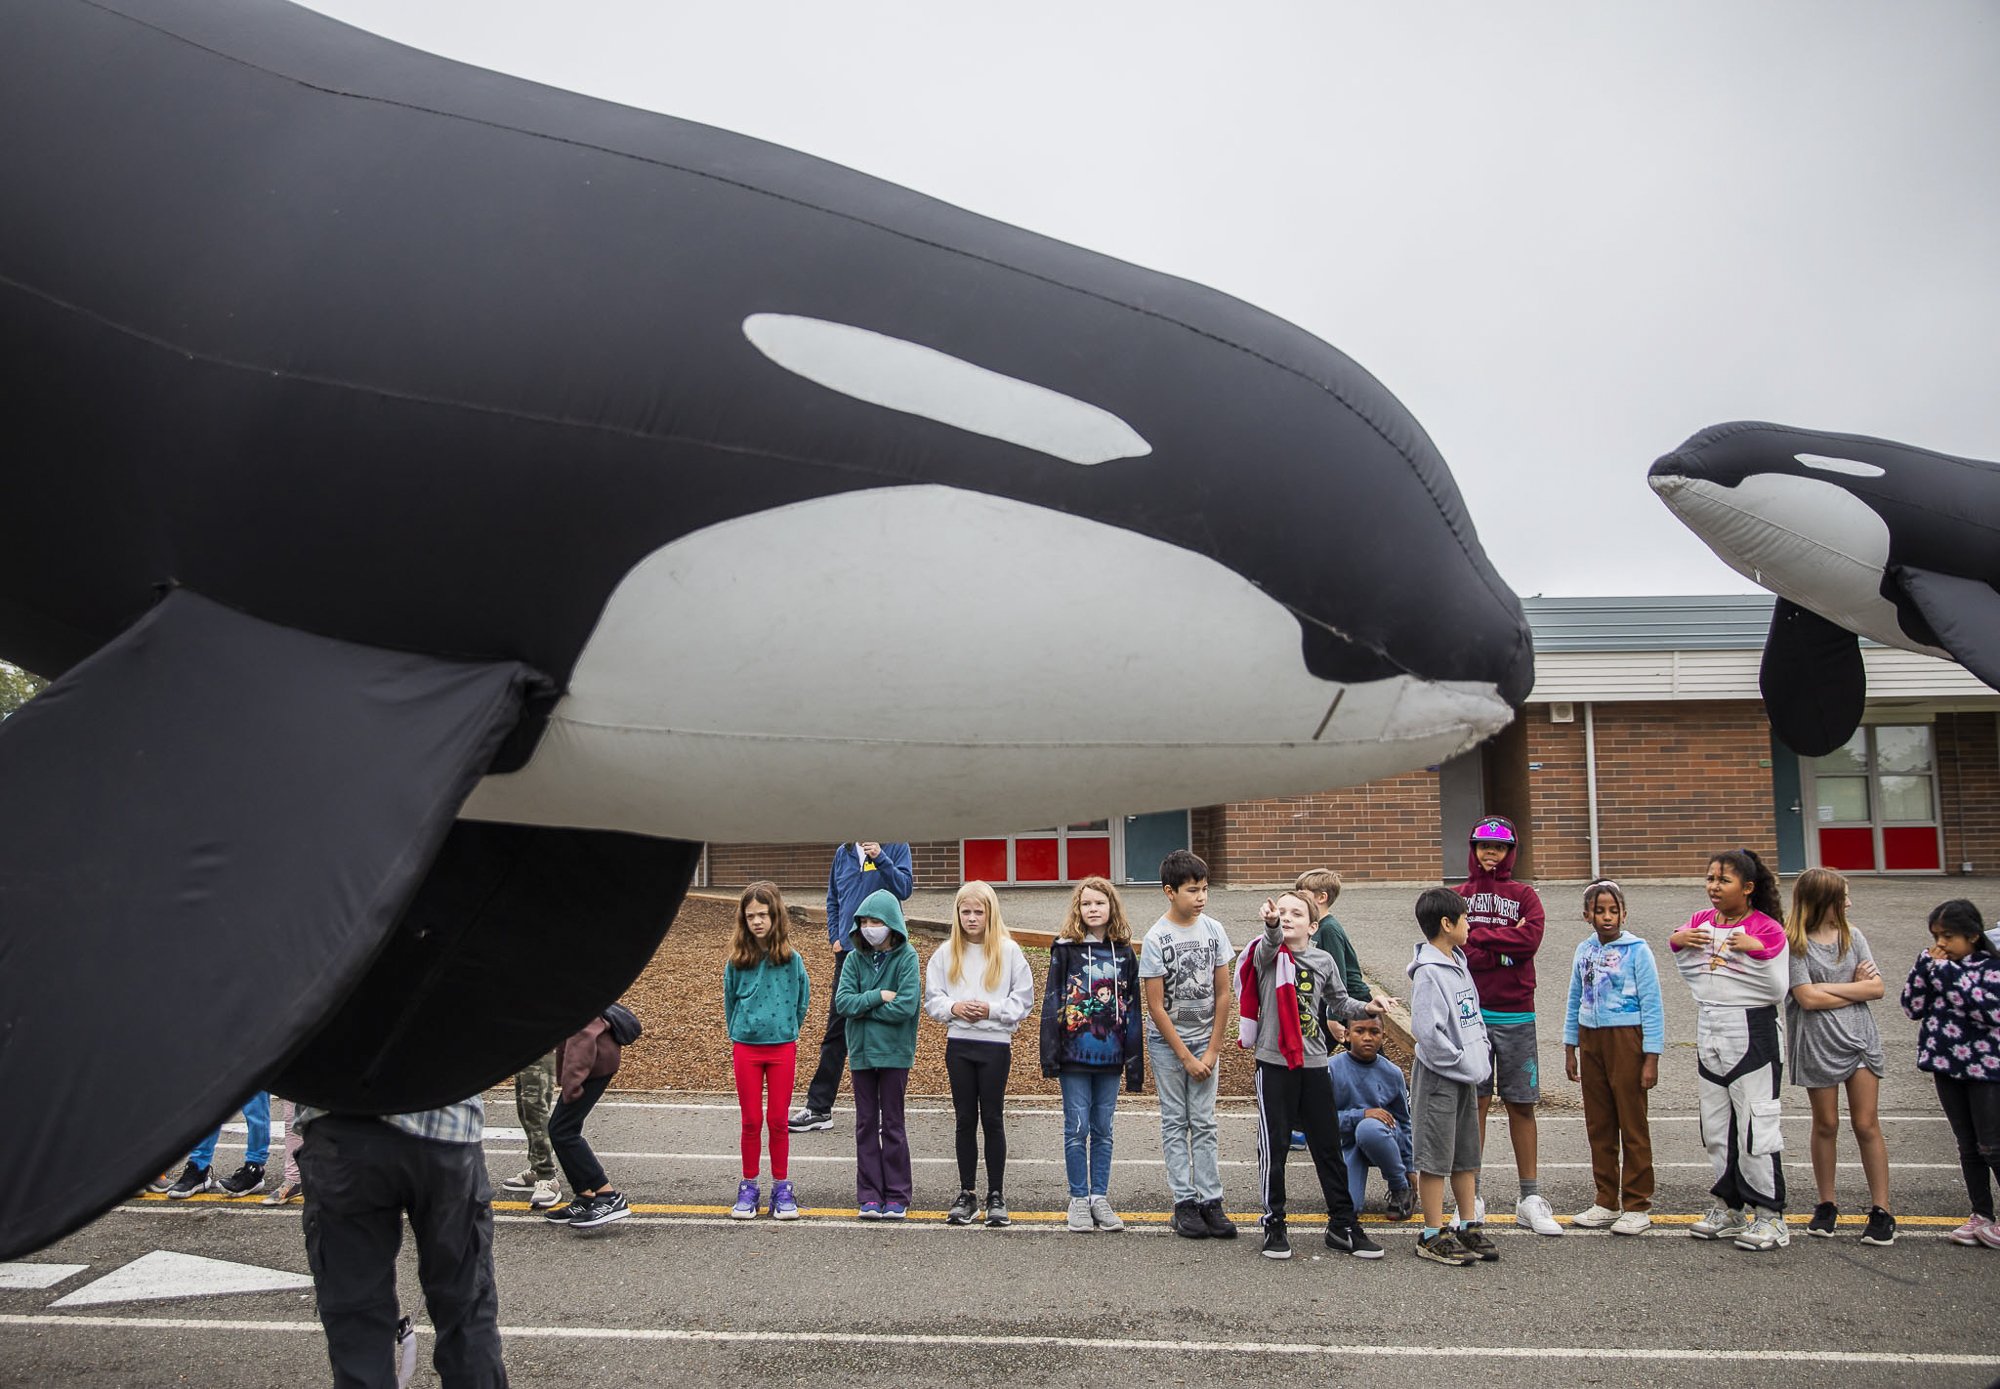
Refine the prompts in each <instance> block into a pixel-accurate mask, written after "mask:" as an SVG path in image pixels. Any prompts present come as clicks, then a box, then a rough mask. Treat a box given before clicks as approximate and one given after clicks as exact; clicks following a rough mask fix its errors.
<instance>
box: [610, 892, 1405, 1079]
mask: <svg viewBox="0 0 2000 1389" xmlns="http://www.w3.org/2000/svg"><path fill="white" fill-rule="evenodd" d="M817 918H818V913H817V912H813V913H812V919H810V920H808V921H807V922H805V923H803V924H801V923H798V922H796V921H795V923H794V930H793V934H792V939H793V943H794V944H795V945H798V946H800V947H802V953H803V954H804V956H805V961H806V968H807V971H808V972H809V973H810V974H811V976H812V1012H811V1014H810V1015H809V1016H808V1018H807V1020H806V1028H805V1031H804V1033H803V1034H801V1036H800V1038H799V1079H798V1087H799V1092H800V1093H801V1094H803V1093H804V1091H805V1086H806V1082H807V1080H808V1079H809V1078H810V1077H811V1075H812V1069H813V1067H814V1066H815V1065H816V1064H817V1063H818V1060H819V1042H820V1038H821V1037H822V1036H823V1035H824V1034H825V1030H826V1011H827V1005H828V1002H829V1000H830V999H831V996H832V988H833V952H832V951H831V950H830V949H829V948H828V947H827V944H826V937H825V934H824V933H825V927H824V926H822V925H820V924H819V922H818V920H817ZM735 923H736V908H735V904H734V902H733V901H732V902H726V903H725V902H718V901H712V900H707V899H703V898H698V897H690V898H689V899H688V900H687V902H686V903H684V904H683V905H682V907H681V910H680V914H679V915H678V916H677V917H676V918H675V919H674V925H673V929H672V930H671V931H669V932H668V933H667V938H666V940H665V941H664V942H662V943H661V945H660V949H659V952H658V953H657V954H655V955H654V956H653V960H652V963H651V964H649V965H648V966H647V967H646V970H645V972H644V973H643V974H641V975H640V976H639V978H638V980H637V981H636V982H635V983H634V984H633V985H632V987H631V989H629V990H628V991H627V992H626V994H625V1003H626V1005H627V1006H628V1007H630V1008H631V1009H632V1011H633V1012H635V1013H637V1014H638V1015H639V1019H640V1021H641V1022H642V1023H644V1024H645V1028H646V1031H645V1035H644V1036H642V1037H640V1038H639V1040H638V1041H637V1042H634V1043H633V1044H632V1045H631V1046H629V1047H627V1048H626V1049H625V1064H624V1067H623V1069H621V1070H620V1071H619V1073H618V1079H617V1080H616V1081H614V1082H613V1084H614V1085H616V1086H617V1087H618V1088H619V1089H621V1090H686V1091H694V1092H699V1093H703V1094H730V1093H733V1092H734V1090H735V1080H734V1078H733V1076H732V1074H731V1071H730V1058H729V1053H730V1047H729V1034H728V1033H727V1032H726V1031H725V1030H724V1028H723V1025H722V965H723V961H724V959H725V958H726V957H727V956H728V953H729V933H730V931H731V929H732V928H733V927H734V926H735ZM912 940H913V943H914V944H915V945H916V947H917V953H918V954H919V956H921V957H922V959H923V960H924V962H925V963H928V962H929V960H930V956H931V953H932V952H933V951H934V950H936V949H938V948H939V946H940V945H941V944H942V943H943V941H942V937H941V936H937V935H932V934H930V933H927V932H925V931H922V930H917V931H915V932H914V933H913V936H912ZM1025 948H1026V952H1027V956H1028V964H1029V966H1030V967H1031V968H1032V969H1033V970H1034V974H1035V984H1036V989H1037V994H1036V1000H1035V1008H1034V1011H1033V1012H1031V1013H1029V1015H1028V1018H1027V1020H1026V1021H1025V1022H1023V1023H1022V1024H1021V1029H1020V1031H1019V1032H1017V1033H1016V1034H1015V1037H1014V1069H1013V1074H1012V1076H1011V1077H1010V1079H1009V1082H1008V1090H1009V1093H1011V1094H1016V1095H1055V1094H1057V1093H1059V1092H1058V1089H1057V1086H1056V1082H1055V1081H1053V1080H1044V1079H1043V1078H1042V1070H1041V1061H1040V1043H1039V1041H1038V1040H1037V1038H1038V1036H1039V1028H1040V1026H1041V997H1040V989H1041V987H1042V985H1043V984H1044V983H1045V982H1046V981H1047V979H1048V970H1049V953H1048V951H1047V950H1041V949H1036V948H1034V947H1032V946H1030V947H1025ZM1233 1035H1234V1034H1233V1030H1232V1033H1231V1037H1232V1040H1231V1041H1229V1042H1228V1043H1227V1044H1225V1046H1224V1047H1223V1053H1222V1080H1221V1086H1222V1088H1221V1093H1222V1094H1224V1095H1229V1096H1249V1095H1253V1094H1254V1093H1255V1089H1254V1078H1255V1075H1256V1066H1255V1063H1254V1062H1253V1061H1252V1060H1251V1056H1250V1053H1249V1052H1247V1051H1244V1050H1243V1049H1242V1048H1240V1047H1238V1046H1236V1045H1235V1043H1234V1040H1233ZM944 1041H945V1030H944V1026H943V1025H942V1024H940V1023H937V1022H933V1021H932V1020H931V1019H929V1018H924V1019H923V1020H922V1021H921V1022H920V1023H919V1024H918V1029H917V1064H916V1065H915V1067H913V1068H912V1069H911V1072H910V1087H909V1093H910V1094H912V1095H924V1096H941V1095H948V1094H950V1093H951V1086H950V1082H949V1081H948V1080H947V1079H946V1078H945V1070H944ZM1386 1051H1387V1053H1388V1055H1389V1056H1390V1058H1391V1059H1392V1060H1394V1061H1396V1062H1397V1063H1398V1064H1399V1065H1401V1066H1403V1068H1404V1069H1405V1070H1407V1069H1408V1068H1409V1062H1410V1058H1409V1057H1408V1056H1407V1055H1406V1054H1403V1052H1402V1048H1400V1047H1399V1046H1398V1045H1397V1044H1396V1043H1395V1042H1394V1041H1393V1040H1392V1041H1391V1043H1390V1045H1389V1046H1388V1047H1387V1048H1386ZM847 1088H848V1087H847V1084H846V1082H845V1079H843V1081H842V1084H841V1090H842V1091H843V1093H845V1092H846V1090H847ZM1152 1088H1153V1085H1152V1077H1151V1075H1150V1074H1148V1076H1147V1081H1146V1089H1147V1091H1148V1092H1149V1093H1150V1092H1151V1090H1152Z"/></svg>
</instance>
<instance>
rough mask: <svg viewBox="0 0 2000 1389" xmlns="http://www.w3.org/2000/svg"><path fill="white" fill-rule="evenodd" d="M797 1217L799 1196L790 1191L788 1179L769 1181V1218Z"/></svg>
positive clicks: (788, 1218) (792, 1218)
mask: <svg viewBox="0 0 2000 1389" xmlns="http://www.w3.org/2000/svg"><path fill="white" fill-rule="evenodd" d="M798 1218H799V1198H798V1197H797V1196H796V1195H795V1194H794V1193H793V1191H792V1184H791V1183H790V1182H789V1181H782V1182H772V1183H771V1219H773V1220H797V1219H798Z"/></svg>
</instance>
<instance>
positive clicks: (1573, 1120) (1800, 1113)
mask: <svg viewBox="0 0 2000 1389" xmlns="http://www.w3.org/2000/svg"><path fill="white" fill-rule="evenodd" d="M1231 1099H1233V1100H1236V1101H1237V1102H1238V1103H1239V1104H1240V1103H1241V1098H1240V1097H1237V1096H1232V1097H1231ZM495 1103H507V1101H495ZM597 1108H599V1109H680V1110H691V1111H694V1112H697V1113H708V1112H712V1113H716V1114H734V1113H736V1112H737V1109H736V1105H735V1102H734V1101H710V1100H599V1101H598V1102H597ZM833 1112H834V1113H835V1114H846V1115H850V1116H851V1115H852V1114H853V1113H854V1110H853V1108H852V1107H847V1106H843V1107H840V1108H836V1109H835V1110H834V1111H833ZM903 1112H904V1113H905V1114H932V1115H946V1116H949V1115H951V1114H952V1112H953V1111H952V1110H951V1109H950V1107H949V1106H945V1105H934V1106H933V1105H925V1106H918V1105H910V1106H907V1107H905V1109H904V1110H903ZM1007 1114H1008V1117H1010V1118H1012V1117H1014V1116H1015V1115H1021V1116H1039V1117H1042V1118H1051V1119H1060V1118H1062V1110H1060V1109H1039V1108H1037V1109H1022V1108H1019V1107H1017V1106H1015V1105H1009V1106H1007ZM1115 1117H1117V1118H1120V1119H1124V1118H1138V1119H1157V1118H1159V1117H1160V1111H1159V1110H1158V1109H1135V1108H1132V1107H1131V1106H1130V1105H1126V1104H1122V1103H1121V1104H1120V1106H1119V1108H1118V1110H1117V1112H1116V1115H1115ZM1215 1117H1216V1118H1218V1119H1255V1118H1256V1117H1257V1111H1256V1110H1255V1109H1244V1108H1227V1107H1224V1108H1219V1109H1217V1110H1216V1115H1215ZM1784 1117H1785V1118H1786V1119H1787V1120H1796V1121H1797V1122H1799V1123H1802V1124H1804V1123H1810V1122H1812V1113H1811V1111H1810V1110H1808V1109H1806V1108H1805V1105H1804V1102H1803V1101H1801V1102H1800V1104H1799V1107H1798V1109H1797V1111H1796V1112H1788V1113H1786V1114H1785V1115H1784ZM1877 1117H1878V1118H1880V1120H1881V1121H1882V1122H1883V1123H1885V1124H1942V1123H1945V1122H1946V1120H1945V1117H1944V1115H1942V1114H1882V1115H1878V1116H1877ZM1535 1122H1536V1123H1539V1124H1581V1123H1582V1122H1583V1116H1582V1115H1581V1114H1551V1113H1549V1112H1548V1111H1546V1110H1541V1111H1537V1113H1536V1116H1535ZM1650 1122H1651V1123H1655V1124H1698V1123H1700V1122H1701V1116H1700V1115H1699V1114H1655V1115H1653V1116H1652V1117H1651V1119H1650ZM487 1132H488V1133H498V1132H503V1130H499V1129H493V1128H489V1129H488V1130H487ZM514 1132H516V1133H519V1130H518V1129H516V1130H514Z"/></svg>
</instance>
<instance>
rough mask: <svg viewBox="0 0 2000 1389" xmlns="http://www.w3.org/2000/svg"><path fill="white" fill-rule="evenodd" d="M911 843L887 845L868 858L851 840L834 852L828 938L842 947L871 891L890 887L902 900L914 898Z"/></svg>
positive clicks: (828, 880) (828, 895)
mask: <svg viewBox="0 0 2000 1389" xmlns="http://www.w3.org/2000/svg"><path fill="white" fill-rule="evenodd" d="M910 884H911V876H910V846H909V845H907V844H884V845H883V846H882V856H881V857H880V858H874V859H866V860H864V859H863V858H862V857H861V851H860V850H859V849H857V848H855V847H854V845H853V844H852V843H851V842H850V843H847V844H843V845H841V846H840V847H839V848H838V849H835V850H834V851H833V867H831V868H830V869H828V870H827V874H826V939H827V943H828V944H829V945H837V946H839V947H840V948H841V949H842V950H846V949H849V948H850V945H851V942H849V940H848V939H847V937H848V935H849V934H850V933H851V932H852V931H853V929H854V913H855V912H856V911H857V910H858V909H859V908H860V906H861V904H862V902H863V901H865V900H866V899H867V897H868V894H869V893H871V892H874V891H877V890H878V889H886V890H888V891H889V892H891V893H893V894H894V895H895V898H896V900H897V901H898V902H907V901H909V900H910Z"/></svg>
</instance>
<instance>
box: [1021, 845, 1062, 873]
mask: <svg viewBox="0 0 2000 1389" xmlns="http://www.w3.org/2000/svg"><path fill="white" fill-rule="evenodd" d="M1061 848H1062V846H1061V845H1060V844H1059V843H1058V842H1057V841H1056V840H1055V839H1054V838H1053V837H1051V838H1049V839H1016V840H1015V841H1014V881H1015V882H1017V883H1056V882H1061V881H1062V866H1061V864H1060V863H1059V862H1058V859H1059V856H1060V851H1061Z"/></svg>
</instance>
